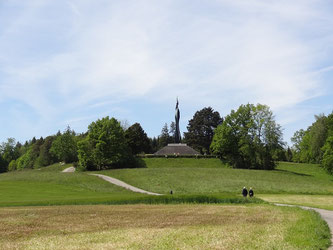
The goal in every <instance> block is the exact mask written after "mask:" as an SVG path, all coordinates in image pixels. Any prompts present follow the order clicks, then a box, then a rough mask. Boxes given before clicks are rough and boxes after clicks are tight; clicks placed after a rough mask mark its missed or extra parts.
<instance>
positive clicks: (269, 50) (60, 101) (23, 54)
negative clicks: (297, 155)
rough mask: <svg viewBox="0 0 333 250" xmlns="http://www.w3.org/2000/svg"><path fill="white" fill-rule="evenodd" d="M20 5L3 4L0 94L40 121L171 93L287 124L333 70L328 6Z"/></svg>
mask: <svg viewBox="0 0 333 250" xmlns="http://www.w3.org/2000/svg"><path fill="white" fill-rule="evenodd" d="M21 3H22V2H21V1H18V0H13V1H9V2H8V3H6V4H0V11H1V9H2V10H3V11H2V12H6V13H7V15H4V16H3V17H2V18H1V19H2V20H1V21H3V22H4V23H6V27H5V28H4V29H2V31H0V51H1V55H0V101H1V100H3V101H6V100H12V101H19V102H22V103H25V104H26V105H29V106H30V107H31V108H32V109H33V110H35V112H36V113H37V114H38V120H39V122H40V124H41V125H40V126H43V124H44V123H43V121H52V120H53V121H59V120H64V121H71V120H72V121H74V120H75V123H79V122H80V121H84V120H86V118H87V117H88V118H90V117H91V116H92V114H89V110H90V112H91V109H92V108H93V109H94V112H95V113H94V114H93V115H95V114H96V115H98V114H101V115H102V114H104V113H105V112H106V110H105V108H106V107H109V105H105V104H112V106H113V108H116V107H117V105H123V103H124V102H130V101H131V100H134V99H135V100H138V99H140V98H142V99H147V98H149V99H150V100H151V102H154V103H155V105H162V103H163V102H165V101H166V100H170V98H171V99H172V100H173V99H174V98H175V96H177V95H178V96H180V97H181V99H182V101H183V102H184V103H186V108H187V109H193V110H191V111H195V109H197V108H202V107H203V106H207V105H211V106H214V107H216V109H219V110H220V111H222V112H225V113H227V112H229V111H230V109H231V108H236V107H237V106H238V105H239V104H241V103H247V102H253V103H257V102H260V103H265V104H268V105H270V106H271V107H272V108H273V110H274V111H276V112H278V113H279V115H280V116H281V117H283V118H281V120H284V121H293V119H289V118H288V117H290V116H292V112H290V110H293V108H295V109H296V107H297V105H298V104H300V103H302V102H304V101H306V100H309V99H312V98H315V97H318V96H321V95H322V94H323V89H325V85H327V82H326V81H325V79H323V78H322V75H321V74H322V73H324V72H328V71H331V69H332V66H331V65H332V61H331V59H330V58H329V57H328V54H329V53H328V52H332V50H333V47H332V44H333V43H332V42H333V36H331V35H330V34H332V31H333V28H332V27H333V25H332V24H333V18H332V16H331V14H330V13H331V11H330V10H332V5H331V4H330V3H329V1H324V0H322V1H314V0H306V1H303V0H302V1H301V0H297V1H278V2H276V1H262V0H248V1H233V0H210V1H205V2H200V1H186V0H183V1H175V0H168V1H151V0H147V1H131V0H126V1H103V0H99V1H93V2H90V1H79V0H63V1H37V0H35V1H29V2H28V3H27V2H26V3H24V4H21ZM318 69H320V70H318ZM132 109H133V110H135V112H140V110H136V107H135V106H133V107H132ZM221 109H222V110H221ZM286 109H288V112H284V111H285V110H286ZM64 113H65V115H64ZM71 117H78V118H75V119H71ZM80 117H83V118H82V119H81V118H80ZM88 118H87V119H88ZM300 119H301V118H299V119H298V120H300ZM4 136H5V135H4V134H2V135H1V134H0V137H4Z"/></svg>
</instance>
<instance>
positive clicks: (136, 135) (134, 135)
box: [125, 123, 151, 154]
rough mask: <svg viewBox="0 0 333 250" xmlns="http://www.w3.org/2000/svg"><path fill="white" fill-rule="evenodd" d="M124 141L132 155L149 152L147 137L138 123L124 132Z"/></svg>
mask: <svg viewBox="0 0 333 250" xmlns="http://www.w3.org/2000/svg"><path fill="white" fill-rule="evenodd" d="M125 139H126V143H127V145H128V146H129V147H130V148H131V150H132V153H133V154H139V153H149V152H150V151H151V149H150V142H149V139H148V136H147V134H146V133H145V131H144V130H143V129H142V127H141V125H140V124H139V123H135V124H133V125H132V126H130V127H129V128H128V129H127V130H126V131H125Z"/></svg>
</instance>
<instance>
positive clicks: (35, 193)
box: [0, 158, 333, 249]
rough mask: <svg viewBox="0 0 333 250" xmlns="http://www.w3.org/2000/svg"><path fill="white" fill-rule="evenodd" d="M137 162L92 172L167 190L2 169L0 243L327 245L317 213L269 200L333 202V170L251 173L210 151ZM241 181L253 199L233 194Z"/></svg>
mask: <svg viewBox="0 0 333 250" xmlns="http://www.w3.org/2000/svg"><path fill="white" fill-rule="evenodd" d="M143 160H144V162H145V165H146V168H139V169H114V170H108V171H101V172H99V173H101V174H105V175H109V176H112V177H115V178H118V179H120V180H123V181H125V182H127V183H129V184H131V185H133V186H137V187H139V188H142V189H145V190H148V191H152V192H158V193H161V194H165V195H163V196H148V195H143V194H138V193H133V192H130V191H128V190H126V189H123V188H120V187H117V186H115V185H112V184H110V183H108V182H106V181H104V180H102V179H100V178H98V177H96V176H92V175H89V174H90V172H75V173H62V172H61V171H62V170H63V169H65V168H66V167H69V166H70V165H64V166H61V165H60V164H54V165H52V166H49V167H45V168H42V169H36V170H25V171H15V172H8V173H4V174H0V207H1V208H0V233H1V234H2V235H4V236H6V237H2V238H1V239H0V248H1V249H45V248H52V249H64V248H65V249H77V248H86V249H89V248H96V247H97V248H101V249H103V248H105V249H110V248H111V249H112V248H130V249H142V248H150V249H175V248H176V249H185V248H225V249H233V248H235V247H236V248H237V249H325V248H327V247H328V246H329V244H330V232H329V229H328V226H327V224H326V223H325V222H324V221H323V220H322V219H321V218H320V216H319V215H318V214H317V213H315V212H313V211H304V210H302V209H299V208H290V207H276V206H272V205H270V204H268V202H279V203H287V204H298V205H307V206H313V207H321V208H326V209H331V210H333V200H332V193H333V177H332V176H330V175H328V174H326V172H325V171H323V170H322V169H321V168H320V167H319V166H318V165H311V164H292V163H279V165H278V167H277V168H276V170H273V171H258V170H242V169H232V168H230V167H228V166H226V165H224V164H222V163H221V161H220V160H218V159H186V158H168V159H166V158H147V159H143ZM243 186H246V187H250V186H252V187H253V188H254V191H255V197H257V198H252V199H250V198H247V199H244V198H243V197H241V195H240V193H241V189H242V187H243ZM170 190H173V193H174V194H173V195H170V194H169V193H170ZM263 200H265V201H267V202H265V201H263ZM103 204H104V205H103ZM50 205H52V206H50ZM58 205H61V206H58ZM73 205H75V206H73ZM92 205H93V206H92ZM106 205H107V206H106ZM18 225H20V226H18ZM253 235H256V237H252V236H253ZM267 239H269V240H267Z"/></svg>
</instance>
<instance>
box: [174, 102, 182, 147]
mask: <svg viewBox="0 0 333 250" xmlns="http://www.w3.org/2000/svg"><path fill="white" fill-rule="evenodd" d="M178 105H179V101H178V97H177V103H176V114H175V121H176V131H175V143H180V141H181V135H180V129H179V119H180V111H179V108H178Z"/></svg>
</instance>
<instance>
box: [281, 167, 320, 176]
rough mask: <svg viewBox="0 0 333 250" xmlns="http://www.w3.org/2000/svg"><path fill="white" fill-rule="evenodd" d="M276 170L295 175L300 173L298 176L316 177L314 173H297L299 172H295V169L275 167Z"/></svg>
mask: <svg viewBox="0 0 333 250" xmlns="http://www.w3.org/2000/svg"><path fill="white" fill-rule="evenodd" d="M275 171H279V172H284V173H289V174H294V175H298V176H308V177H314V176H313V175H310V174H302V173H297V172H293V171H289V170H284V169H275Z"/></svg>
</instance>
